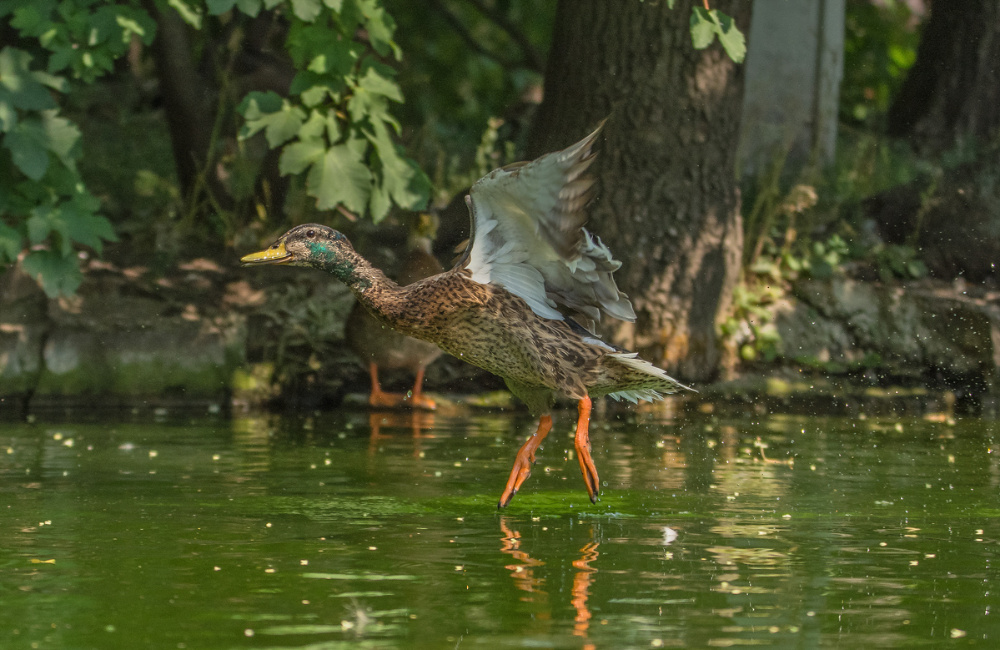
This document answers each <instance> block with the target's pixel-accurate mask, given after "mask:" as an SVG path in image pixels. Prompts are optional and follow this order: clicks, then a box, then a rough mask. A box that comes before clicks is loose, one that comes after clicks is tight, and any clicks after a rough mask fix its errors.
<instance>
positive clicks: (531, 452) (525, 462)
mask: <svg viewBox="0 0 1000 650" xmlns="http://www.w3.org/2000/svg"><path fill="white" fill-rule="evenodd" d="M551 428H552V416H551V415H548V414H546V415H543V416H542V418H541V420H539V421H538V430H536V431H535V433H534V435H532V436H531V437H530V438H528V440H527V441H526V442H525V443H524V444H523V445H521V448H520V449H519V450H518V452H517V457H516V458H515V459H514V467H513V469H511V470H510V477H509V478H508V479H507V486H506V487H505V488H504V491H503V494H501V495H500V502H499V503H498V504H497V508H498V509H499V508H506V507H507V504H509V503H510V500H511V499H513V498H514V495H515V494H517V491H518V490H519V489H521V485H522V484H523V483H524V482H525V481H526V480H527V479H528V477H529V476H531V466H532V465H534V464H535V451H536V450H537V449H538V446H539V445H541V444H542V441H543V440H545V436H547V435H548V434H549V430H550V429H551Z"/></svg>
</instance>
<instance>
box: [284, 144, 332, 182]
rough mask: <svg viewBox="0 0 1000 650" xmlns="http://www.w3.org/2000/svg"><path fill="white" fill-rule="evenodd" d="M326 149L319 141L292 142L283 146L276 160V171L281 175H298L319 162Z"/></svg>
mask: <svg viewBox="0 0 1000 650" xmlns="http://www.w3.org/2000/svg"><path fill="white" fill-rule="evenodd" d="M324 152H326V147H325V146H323V142H322V141H320V140H307V141H304V142H293V143H292V144H289V145H285V148H284V149H282V151H281V157H280V158H279V159H278V170H279V171H280V172H281V173H282V174H285V175H287V174H298V173H301V172H302V171H303V170H305V169H306V168H307V167H309V166H310V165H312V164H314V163H315V162H316V161H317V160H319V159H320V158H321V157H322V156H323V154H324Z"/></svg>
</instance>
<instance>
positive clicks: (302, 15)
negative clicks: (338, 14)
mask: <svg viewBox="0 0 1000 650" xmlns="http://www.w3.org/2000/svg"><path fill="white" fill-rule="evenodd" d="M291 3H292V13H293V14H295V17H296V18H298V19H299V20H303V21H305V22H307V23H311V22H312V21H314V20H316V17H317V16H319V14H320V12H321V11H323V4H322V3H321V2H320V0H291Z"/></svg>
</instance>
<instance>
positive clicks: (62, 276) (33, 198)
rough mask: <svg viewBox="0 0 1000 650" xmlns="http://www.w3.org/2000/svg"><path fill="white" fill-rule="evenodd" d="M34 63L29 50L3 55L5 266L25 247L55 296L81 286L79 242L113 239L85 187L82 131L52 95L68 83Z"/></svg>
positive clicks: (1, 254) (0, 222)
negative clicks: (81, 163) (81, 169)
mask: <svg viewBox="0 0 1000 650" xmlns="http://www.w3.org/2000/svg"><path fill="white" fill-rule="evenodd" d="M33 63H34V57H33V56H32V55H31V54H30V53H28V52H26V51H24V50H20V49H16V48H13V47H5V48H4V49H3V50H0V263H5V264H6V263H12V262H14V261H16V260H18V258H20V257H21V254H22V251H23V250H24V249H25V248H27V249H28V250H27V251H26V252H25V254H24V256H23V258H22V259H21V264H22V268H24V270H25V271H26V272H27V273H29V274H30V275H32V276H33V277H35V278H36V279H37V280H38V281H39V283H40V284H41V285H42V288H43V289H45V292H46V293H47V294H48V295H49V296H53V297H54V296H58V295H60V294H63V295H68V294H71V293H73V292H74V291H75V290H76V288H77V287H78V286H79V284H80V281H81V275H80V270H79V267H78V265H77V261H76V257H75V250H74V245H84V246H89V247H91V248H93V249H95V250H96V251H97V252H98V253H99V252H100V251H101V246H102V242H103V241H105V240H114V239H115V234H114V231H113V230H112V228H111V224H110V222H109V221H108V220H107V219H105V218H104V217H102V216H100V215H98V214H97V211H98V209H99V207H100V202H99V201H98V199H97V198H96V197H94V196H93V195H92V194H90V193H89V192H88V191H87V190H86V188H85V187H84V186H83V183H82V182H81V179H80V175H79V171H78V169H77V165H76V163H77V160H78V159H79V157H80V154H81V151H80V147H79V140H80V132H79V130H78V129H77V128H76V126H75V125H74V124H72V123H71V122H69V121H68V120H67V119H66V118H64V117H62V116H60V115H59V112H58V109H57V108H56V102H55V100H54V99H53V97H52V94H51V91H53V90H56V91H58V90H63V89H65V88H66V81H65V79H62V78H59V77H55V76H53V75H51V74H48V73H46V72H42V71H40V70H34V69H32V64H33ZM10 224H13V225H10Z"/></svg>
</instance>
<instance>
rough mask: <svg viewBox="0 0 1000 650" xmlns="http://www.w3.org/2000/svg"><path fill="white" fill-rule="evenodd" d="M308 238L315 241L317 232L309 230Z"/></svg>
mask: <svg viewBox="0 0 1000 650" xmlns="http://www.w3.org/2000/svg"><path fill="white" fill-rule="evenodd" d="M306 237H308V238H309V239H315V237H316V231H315V230H307V231H306Z"/></svg>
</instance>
